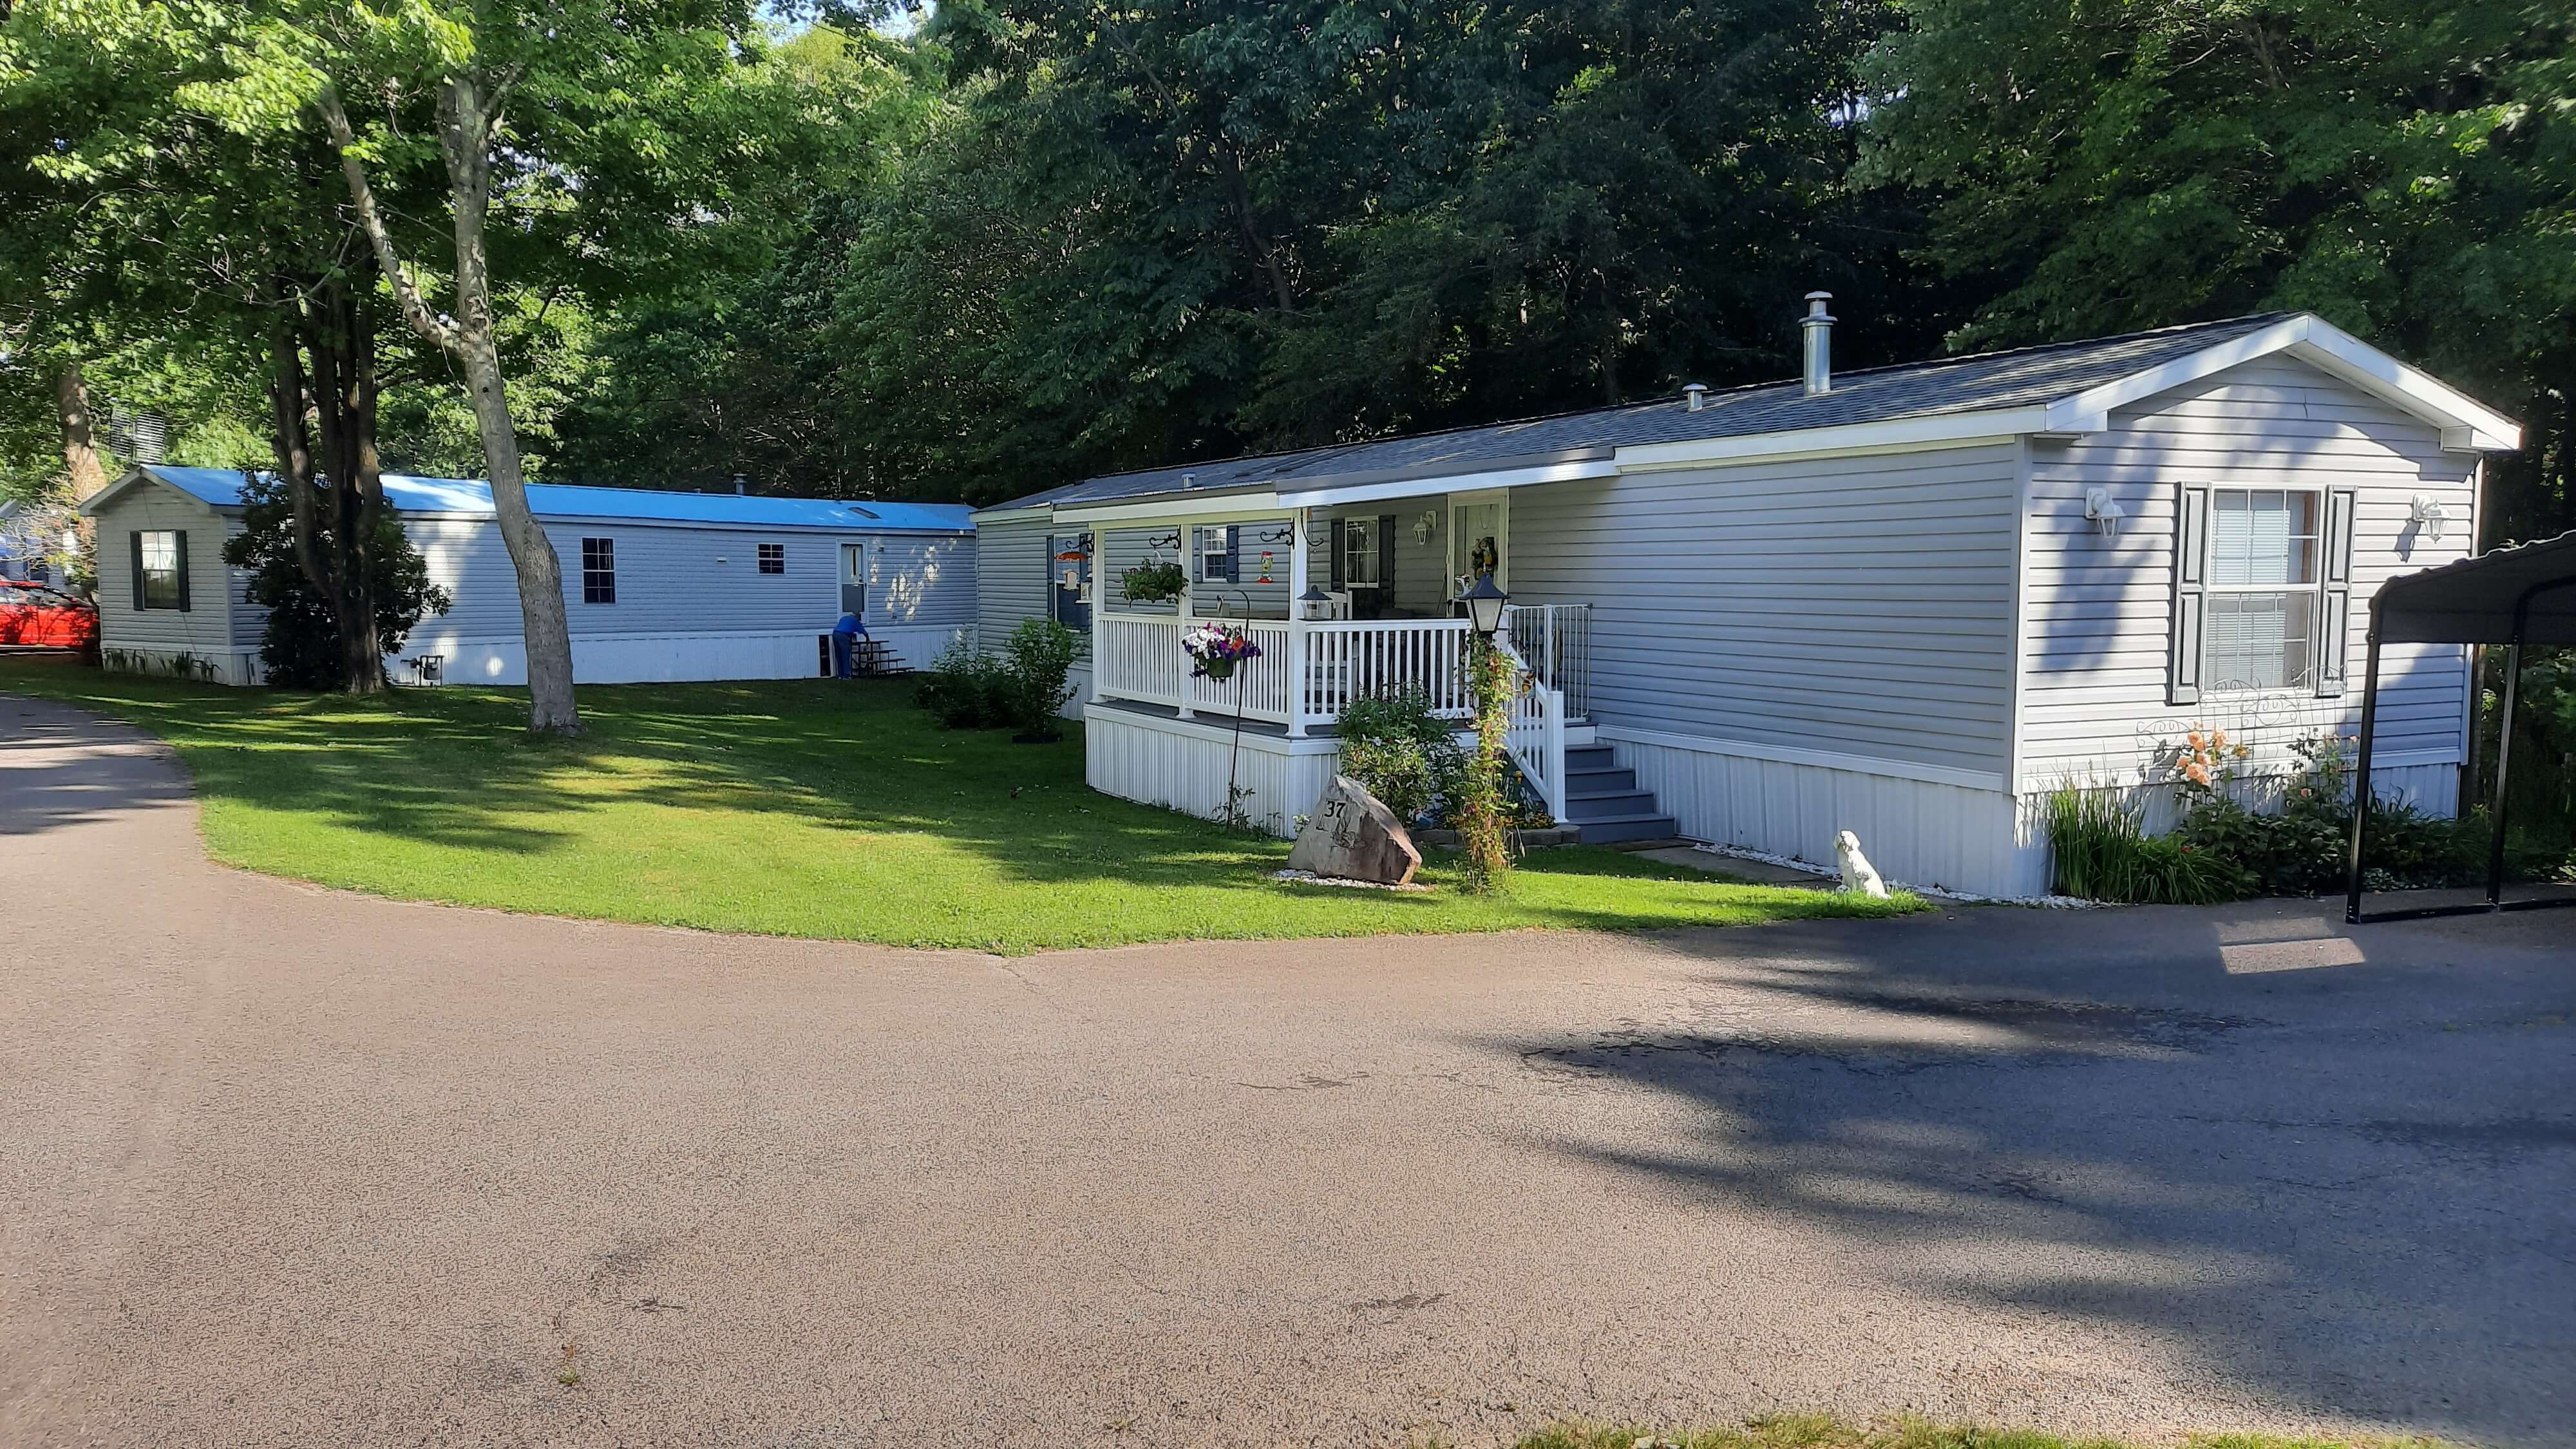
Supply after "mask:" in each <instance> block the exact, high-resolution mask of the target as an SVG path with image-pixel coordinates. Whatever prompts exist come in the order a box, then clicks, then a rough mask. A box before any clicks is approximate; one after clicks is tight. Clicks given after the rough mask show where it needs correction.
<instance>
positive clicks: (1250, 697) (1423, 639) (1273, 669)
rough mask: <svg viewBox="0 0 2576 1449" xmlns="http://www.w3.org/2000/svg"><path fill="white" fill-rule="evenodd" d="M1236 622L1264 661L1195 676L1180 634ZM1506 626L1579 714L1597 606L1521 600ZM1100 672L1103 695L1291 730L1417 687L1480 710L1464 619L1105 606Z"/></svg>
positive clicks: (1450, 706) (1527, 663) (1564, 711)
mask: <svg viewBox="0 0 2576 1449" xmlns="http://www.w3.org/2000/svg"><path fill="white" fill-rule="evenodd" d="M1208 622H1215V623H1220V624H1223V625H1225V626H1226V627H1228V628H1239V629H1243V630H1245V631H1247V632H1248V633H1250V634H1251V636H1252V642H1254V643H1255V644H1258V645H1260V646H1261V657H1260V658H1258V659H1252V660H1247V661H1245V662H1244V663H1243V664H1241V665H1238V666H1237V667H1236V669H1235V675H1234V677H1233V678H1232V679H1225V680H1215V679H1206V678H1197V677H1193V675H1192V674H1191V668H1192V665H1191V662H1190V658H1189V656H1188V655H1187V654H1185V653H1183V652H1182V651H1181V635H1182V634H1183V633H1185V632H1187V631H1188V630H1190V629H1193V628H1196V627H1197V626H1199V625H1200V624H1202V623H1208ZM1506 628H1507V631H1508V635H1509V638H1510V640H1511V643H1512V646H1513V649H1514V651H1515V653H1516V655H1517V657H1518V658H1519V659H1520V660H1521V661H1522V664H1521V667H1522V668H1523V669H1524V670H1525V671H1526V672H1527V673H1528V674H1530V675H1531V676H1532V677H1533V678H1535V679H1536V680H1537V681H1538V682H1539V683H1541V684H1544V685H1546V686H1547V687H1549V688H1550V689H1552V690H1554V691H1555V693H1556V700H1555V711H1556V713H1557V715H1558V716H1559V717H1560V718H1562V719H1581V718H1583V717H1584V716H1585V714H1586V712H1587V711H1586V709H1585V703H1586V699H1587V697H1588V695H1589V694H1590V675H1591V669H1590V664H1591V638H1592V630H1591V609H1590V606H1589V605H1584V604H1537V605H1527V606H1522V605H1515V606H1513V607H1512V608H1511V609H1509V610H1508V611H1506ZM1095 646H1096V649H1097V651H1098V654H1099V659H1098V660H1097V661H1096V672H1097V679H1098V685H1099V690H1100V693H1101V694H1103V695H1105V696H1107V697H1109V698H1113V699H1133V700H1140V701H1143V702H1145V703H1147V704H1159V705H1165V706H1168V707H1170V708H1173V709H1177V710H1181V711H1184V712H1186V713H1191V714H1196V713H1199V712H1200V711H1205V712H1207V713H1210V714H1223V715H1233V714H1236V713H1240V714H1241V715H1242V716H1243V717H1244V718H1245V719H1257V720H1267V721H1269V722H1271V723H1273V724H1282V725H1286V726H1288V727H1289V730H1290V732H1291V733H1294V734H1304V733H1306V732H1307V731H1308V730H1311V729H1316V728H1319V727H1322V726H1325V725H1329V724H1332V723H1333V722H1334V721H1336V720H1338V719H1340V718H1341V717H1342V711H1343V710H1344V709H1346V708H1348V707H1349V706H1350V704H1351V702H1352V701H1353V700H1360V699H1367V698H1370V697H1371V696H1374V695H1379V694H1386V693H1391V692H1393V691H1394V690H1397V689H1401V688H1403V687H1404V686H1406V685H1415V686H1418V687H1419V688H1420V689H1421V690H1422V692H1423V693H1424V694H1425V695H1426V696H1428V697H1429V699H1430V702H1431V712H1432V713H1433V714H1435V715H1438V716H1439V717H1441V718H1443V719H1466V718H1468V717H1469V716H1471V715H1473V714H1474V713H1475V699H1474V693H1473V690H1472V688H1471V687H1470V685H1469V682H1468V679H1467V621H1466V620H1464V619H1313V620H1305V619H1300V620H1288V619H1255V620H1252V621H1250V622H1248V623H1247V622H1245V621H1243V620H1240V619H1217V620H1213V621H1211V620H1209V619H1207V618H1204V617H1193V618H1175V617H1173V616H1171V615H1168V614H1117V613H1103V614H1102V615H1101V616H1100V619H1099V637H1098V639H1097V640H1096V641H1095Z"/></svg>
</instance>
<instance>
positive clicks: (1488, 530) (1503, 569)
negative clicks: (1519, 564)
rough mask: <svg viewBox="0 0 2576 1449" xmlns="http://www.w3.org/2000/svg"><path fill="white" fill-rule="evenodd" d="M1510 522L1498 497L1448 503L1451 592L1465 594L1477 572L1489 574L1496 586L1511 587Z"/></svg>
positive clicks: (1502, 502) (1505, 507)
mask: <svg viewBox="0 0 2576 1449" xmlns="http://www.w3.org/2000/svg"><path fill="white" fill-rule="evenodd" d="M1510 522H1511V514H1510V510H1509V508H1508V506H1507V505H1506V504H1505V502H1504V500H1502V499H1500V498H1488V499H1481V500H1477V501H1474V502H1467V503H1453V504H1451V505H1450V507H1449V585H1450V588H1449V592H1450V593H1451V595H1453V596H1455V595H1458V594H1463V593H1465V592H1466V591H1467V589H1468V588H1469V587H1470V586H1471V585H1473V584H1474V583H1475V582H1476V578H1477V576H1478V575H1480V574H1492V575H1493V576H1494V587H1495V588H1498V589H1508V588H1510V587H1511V586H1512V576H1511V556H1510V554H1511V550H1510V548H1509V544H1510V541H1511V539H1510Z"/></svg>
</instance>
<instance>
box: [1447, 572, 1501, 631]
mask: <svg viewBox="0 0 2576 1449" xmlns="http://www.w3.org/2000/svg"><path fill="white" fill-rule="evenodd" d="M1511 601H1512V596H1511V595H1509V594H1507V593H1504V592H1503V591H1502V590H1500V589H1498V588H1495V587H1494V576H1493V575H1492V574H1478V575H1476V582H1475V583H1473V584H1470V585H1469V586H1468V588H1467V591H1466V592H1465V593H1463V594H1460V595H1459V596H1458V598H1457V602H1458V603H1461V604H1464V605H1466V606H1467V623H1468V627H1470V628H1472V629H1474V630H1475V631H1476V632H1477V633H1478V634H1480V635H1482V636H1484V637H1486V638H1488V639H1490V638H1492V637H1493V636H1494V635H1496V634H1498V633H1501V632H1502V628H1503V606H1504V605H1505V604H1508V603H1510V602H1511Z"/></svg>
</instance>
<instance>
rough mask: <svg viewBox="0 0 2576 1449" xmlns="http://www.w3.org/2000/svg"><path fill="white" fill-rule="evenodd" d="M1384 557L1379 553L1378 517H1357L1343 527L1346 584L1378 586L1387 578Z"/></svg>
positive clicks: (1343, 566)
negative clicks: (1379, 555) (1380, 556)
mask: <svg viewBox="0 0 2576 1449" xmlns="http://www.w3.org/2000/svg"><path fill="white" fill-rule="evenodd" d="M1382 562H1383V561H1382V560H1381V559H1380V558H1379V557H1378V528H1377V520H1376V519H1374V518H1354V519H1350V520H1348V521H1347V522H1346V524H1345V526H1344V527H1343V529H1342V587H1343V588H1346V589H1374V588H1376V587H1378V586H1379V585H1380V584H1382V583H1384V582H1385V581H1386V576H1385V573H1384V571H1383V569H1382V568H1381V567H1380V565H1381V563H1382Z"/></svg>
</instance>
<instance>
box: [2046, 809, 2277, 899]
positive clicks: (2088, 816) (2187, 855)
mask: <svg viewBox="0 0 2576 1449" xmlns="http://www.w3.org/2000/svg"><path fill="white" fill-rule="evenodd" d="M2047 820H2048V845H2049V856H2050V860H2051V862H2052V867H2051V884H2052V888H2053V889H2055V890H2056V891H2057V892H2058V894H2060V895H2069V896H2080V897H2082V898H2084V899H2086V900H2093V901H2118V902H2121V903H2123V904H2128V905H2184V906H2203V905H2212V904H2215V903H2217V902H2219V901H2227V900H2234V899H2236V898H2237V897H2239V896H2241V895H2243V894H2245V892H2246V887H2247V885H2248V884H2249V882H2248V880H2247V878H2246V875H2245V873H2244V872H2243V871H2242V870H2239V869H2238V868H2237V867H2236V866H2235V865H2234V864H2233V863H2231V862H2230V861H2228V860H2227V859H2226V858H2225V857H2223V856H2220V855H2218V854H2215V853H2213V852H2211V851H2208V850H2205V849H2202V848H2200V847H2198V846H2195V845H2192V844H2191V843H2189V842H2187V841H2183V840H2178V839H2176V838H2174V837H2172V836H2161V835H2149V834H2147V833H2146V830H2145V827H2144V826H2143V825H2142V824H2141V822H2140V820H2139V818H2138V806H2137V802H2136V800H2135V798H2134V797H2133V796H2131V795H2130V794H2128V793H2127V792H2125V791H2122V790H2119V789H2116V788H2106V787H2102V786H2100V785H2094V786H2091V787H2087V786H2086V785H2084V784H2081V783H2078V782H2076V781H2072V780H2070V781H2067V782H2066V783H2064V784H2062V785H2059V786H2058V787H2057V788H2056V789H2055V790H2052V791H2050V792H2049V796H2048V805H2047Z"/></svg>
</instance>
